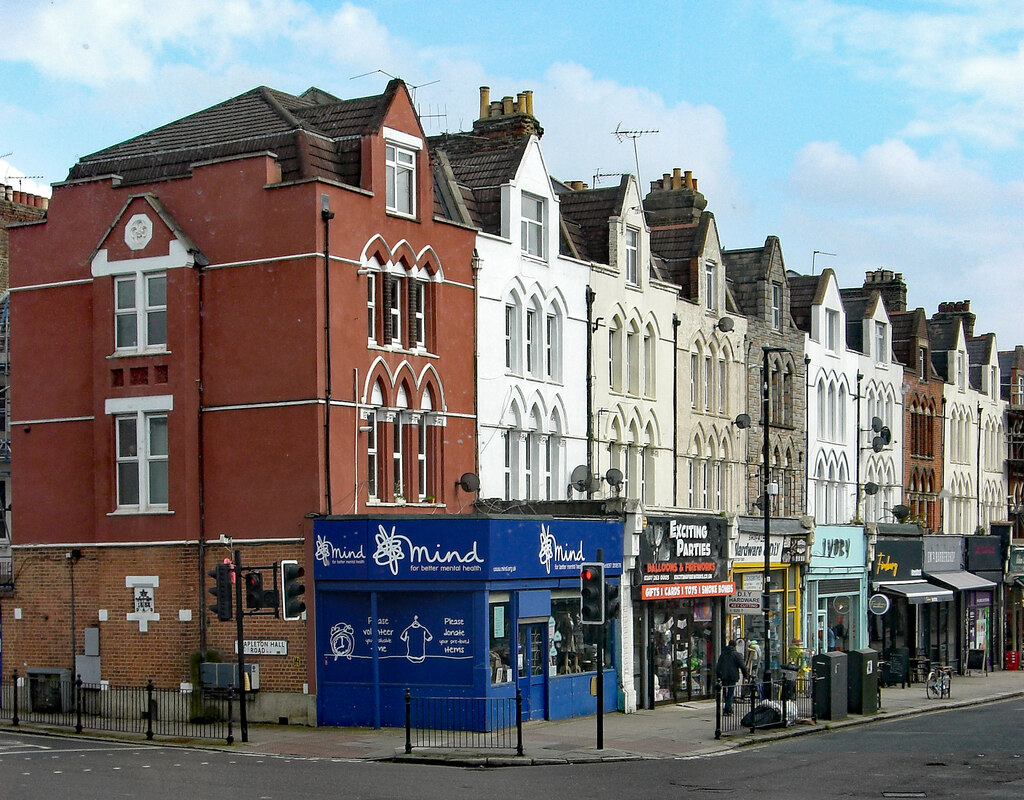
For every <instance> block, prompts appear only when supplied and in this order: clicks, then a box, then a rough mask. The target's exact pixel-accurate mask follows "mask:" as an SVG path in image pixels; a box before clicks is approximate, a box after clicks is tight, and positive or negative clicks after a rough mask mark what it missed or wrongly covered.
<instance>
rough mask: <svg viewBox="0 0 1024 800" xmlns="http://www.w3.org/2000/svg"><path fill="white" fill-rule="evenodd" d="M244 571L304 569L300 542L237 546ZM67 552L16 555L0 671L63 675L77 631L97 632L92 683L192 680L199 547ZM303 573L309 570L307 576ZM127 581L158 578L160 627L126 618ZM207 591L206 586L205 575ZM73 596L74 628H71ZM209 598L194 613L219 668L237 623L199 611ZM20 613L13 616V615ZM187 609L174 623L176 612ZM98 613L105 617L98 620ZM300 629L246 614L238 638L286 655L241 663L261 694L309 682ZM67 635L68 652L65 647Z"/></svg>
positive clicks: (2, 620)
mask: <svg viewBox="0 0 1024 800" xmlns="http://www.w3.org/2000/svg"><path fill="white" fill-rule="evenodd" d="M239 549H240V550H241V552H242V563H243V565H247V564H251V565H270V564H272V563H273V562H274V561H280V560H282V559H286V558H292V559H296V560H297V561H299V563H300V564H303V552H302V545H301V544H299V543H294V544H284V543H281V544H266V545H260V544H254V545H244V546H243V545H239ZM70 552H71V548H70V547H69V548H67V549H65V548H45V549H44V548H25V549H16V550H15V552H14V571H15V589H14V593H13V595H12V596H9V597H5V598H3V599H2V600H0V626H2V627H0V633H2V636H3V672H4V674H5V675H7V676H9V675H10V673H11V672H12V671H13V670H15V669H17V670H18V671H19V672H20V673H22V674H24V672H25V670H26V669H27V668H28V667H37V666H46V667H54V666H55V667H62V668H65V669H71V668H72V665H73V662H74V659H73V653H75V654H84V639H85V636H84V629H85V628H89V627H98V628H99V629H100V662H101V668H100V676H101V678H102V679H103V680H107V681H110V683H111V684H112V685H139V684H143V683H145V681H146V680H148V679H152V680H153V683H154V684H156V685H157V686H158V687H164V688H177V687H178V685H179V684H180V683H182V682H190V681H191V680H192V678H191V676H190V667H189V659H190V656H191V655H192V654H193V653H196V652H198V650H199V639H200V635H199V615H200V613H201V611H200V608H199V605H200V602H199V587H198V580H199V567H198V564H197V561H196V558H197V546H196V545H194V544H192V545H170V546H130V547H84V548H81V557H80V558H78V559H72V558H69V557H68V553H70ZM228 555H229V553H228V551H227V549H226V548H225V547H223V546H220V545H213V546H209V547H208V550H207V559H206V561H207V564H206V570H210V569H213V568H214V566H215V565H216V564H217V563H218V562H219V561H221V560H222V559H223V558H224V557H225V556H228ZM308 571H309V572H311V570H308ZM126 576H158V577H159V584H160V585H159V586H158V587H155V588H154V589H153V590H152V591H153V598H154V611H155V613H157V614H159V615H160V619H159V620H150V621H147V623H146V628H147V630H145V631H142V630H141V629H140V628H141V625H140V623H139V622H138V621H136V620H129V619H127V618H126V615H128V614H130V613H133V612H134V611H135V595H134V589H132V588H130V587H127V586H126V585H125V578H126ZM264 576H265V577H264V581H265V583H264V586H265V588H271V587H272V585H273V578H272V573H271V571H270V570H267V571H266V572H265V573H264ZM305 583H306V586H307V591H306V602H307V605H309V606H312V594H313V592H312V580H310V579H309V578H307V579H306V580H305ZM206 585H207V587H209V586H210V585H212V579H211V578H209V577H206ZM72 592H73V594H74V622H73V623H72ZM212 601H213V596H212V595H210V594H206V597H205V598H204V600H203V603H202V605H203V609H202V613H207V614H208V616H207V643H208V647H209V648H210V649H215V650H217V651H219V653H220V655H221V657H222V659H223V660H225V661H230V660H233V659H234V658H235V633H236V627H235V622H234V620H232V621H231V622H219V621H218V620H217V618H216V616H214V615H212V614H209V612H206V606H207V605H209V603H210V602H212ZM18 609H20V617H21V618H20V619H17V618H16V614H15V612H16V610H18ZM182 610H184V611H186V612H191V619H187V616H188V614H185V615H184V616H185V617H186V619H181V618H180V615H179V612H180V611H182ZM103 611H105V612H106V617H107V618H106V619H105V620H103V619H102V616H103V615H102V613H101V612H103ZM306 625H307V623H306V622H305V621H302V620H296V621H290V622H286V621H284V620H279V619H275V618H273V617H246V618H245V638H246V639H284V640H286V641H287V643H288V654H287V655H286V656H258V657H253V656H250V657H249V659H248V660H249V661H250V663H252V662H255V663H259V664H260V678H261V684H262V691H264V692H301V691H302V685H303V683H307V682H310V683H312V681H310V680H309V678H308V676H307V669H306V667H307V665H306ZM72 637H74V648H73V649H72Z"/></svg>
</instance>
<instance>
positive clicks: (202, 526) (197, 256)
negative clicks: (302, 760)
mask: <svg viewBox="0 0 1024 800" xmlns="http://www.w3.org/2000/svg"><path fill="white" fill-rule="evenodd" d="M192 258H193V263H194V264H195V267H196V270H197V272H198V282H199V289H198V291H199V315H198V317H199V321H198V328H199V330H198V331H197V334H198V335H197V339H198V342H199V344H198V345H197V347H196V351H197V352H196V360H197V361H198V362H199V363H198V368H197V372H198V380H197V381H196V387H197V388H196V390H197V392H198V397H197V406H198V415H197V419H196V460H197V461H198V464H197V466H198V481H199V487H198V492H199V547H198V549H197V553H196V558H197V560H198V562H199V564H198V567H199V655H200V660H201V661H206V481H205V480H204V478H203V388H204V387H203V302H204V299H203V277H204V272H203V270H204V268H206V267H208V266H210V260H209V259H208V258H207V257H206V256H204V255H203V254H202V253H193V254H192Z"/></svg>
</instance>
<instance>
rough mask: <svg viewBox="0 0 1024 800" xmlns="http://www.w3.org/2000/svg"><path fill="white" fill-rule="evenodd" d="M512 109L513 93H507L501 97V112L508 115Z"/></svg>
mask: <svg viewBox="0 0 1024 800" xmlns="http://www.w3.org/2000/svg"><path fill="white" fill-rule="evenodd" d="M512 111H513V108H512V95H510V94H507V95H505V96H504V97H503V98H501V113H502V114H504V115H506V116H507V115H509V114H511V113H512Z"/></svg>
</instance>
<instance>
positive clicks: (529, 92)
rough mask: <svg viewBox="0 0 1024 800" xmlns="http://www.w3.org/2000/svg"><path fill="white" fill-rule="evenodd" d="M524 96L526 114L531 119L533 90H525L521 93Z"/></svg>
mask: <svg viewBox="0 0 1024 800" xmlns="http://www.w3.org/2000/svg"><path fill="white" fill-rule="evenodd" d="M523 94H524V95H526V113H527V114H529V115H530V116H531V117H532V116H533V89H527V90H526V91H525V92H523Z"/></svg>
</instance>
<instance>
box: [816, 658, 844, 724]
mask: <svg viewBox="0 0 1024 800" xmlns="http://www.w3.org/2000/svg"><path fill="white" fill-rule="evenodd" d="M811 668H812V669H813V670H814V715H815V716H816V717H817V718H818V719H843V718H844V717H845V716H846V706H847V699H846V693H847V685H846V684H847V677H846V673H847V663H846V653H842V652H839V651H832V652H830V653H818V655H816V656H814V658H812V659H811Z"/></svg>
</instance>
